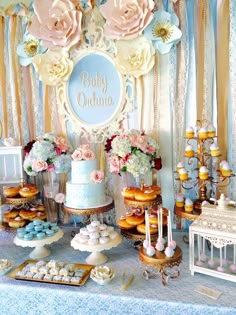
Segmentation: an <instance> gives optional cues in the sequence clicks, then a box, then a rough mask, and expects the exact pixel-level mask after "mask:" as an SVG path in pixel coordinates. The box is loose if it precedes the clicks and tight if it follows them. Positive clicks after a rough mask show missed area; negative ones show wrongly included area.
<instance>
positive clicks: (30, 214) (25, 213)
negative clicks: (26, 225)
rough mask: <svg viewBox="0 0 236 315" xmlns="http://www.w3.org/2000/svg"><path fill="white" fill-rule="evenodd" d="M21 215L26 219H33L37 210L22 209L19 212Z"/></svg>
mask: <svg viewBox="0 0 236 315" xmlns="http://www.w3.org/2000/svg"><path fill="white" fill-rule="evenodd" d="M19 216H21V217H22V218H23V219H25V220H32V219H33V218H34V217H35V216H36V212H35V211H28V210H25V209H22V210H20V212H19Z"/></svg>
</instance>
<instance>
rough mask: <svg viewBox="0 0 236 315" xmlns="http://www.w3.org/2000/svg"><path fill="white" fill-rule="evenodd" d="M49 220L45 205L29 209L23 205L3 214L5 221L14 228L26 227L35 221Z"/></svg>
mask: <svg viewBox="0 0 236 315" xmlns="http://www.w3.org/2000/svg"><path fill="white" fill-rule="evenodd" d="M46 218H47V215H46V212H45V206H44V205H36V206H32V207H28V206H27V205H22V207H21V208H20V209H19V208H18V207H13V208H12V209H9V210H6V211H5V212H4V214H3V221H4V222H5V223H7V224H8V225H9V226H10V227H12V228H20V227H24V226H25V225H26V224H27V223H29V222H30V221H34V220H45V219H46Z"/></svg>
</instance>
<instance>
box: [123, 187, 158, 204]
mask: <svg viewBox="0 0 236 315" xmlns="http://www.w3.org/2000/svg"><path fill="white" fill-rule="evenodd" d="M121 194H122V196H123V197H124V198H125V199H129V200H136V201H141V202H145V201H153V200H155V199H156V198H157V197H158V196H159V195H160V194H161V188H160V187H159V186H154V185H153V186H145V185H144V186H143V189H142V188H138V187H124V188H123V190H122V191H121Z"/></svg>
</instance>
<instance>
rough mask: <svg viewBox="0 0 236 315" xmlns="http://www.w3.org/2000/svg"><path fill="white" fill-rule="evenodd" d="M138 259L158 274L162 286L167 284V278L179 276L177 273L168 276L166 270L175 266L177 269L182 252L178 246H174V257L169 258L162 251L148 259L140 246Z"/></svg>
mask: <svg viewBox="0 0 236 315" xmlns="http://www.w3.org/2000/svg"><path fill="white" fill-rule="evenodd" d="M152 246H155V244H152ZM139 259H140V261H141V262H142V263H143V264H144V265H147V266H150V267H153V268H155V269H156V270H157V272H158V273H160V275H161V279H162V284H163V285H166V284H167V282H168V279H169V277H170V278H177V277H178V276H179V275H180V272H179V271H177V272H175V273H173V272H170V276H169V275H168V269H172V268H173V267H175V266H177V267H178V266H179V265H180V263H181V262H182V250H181V248H180V247H179V246H176V249H175V253H174V256H173V257H170V258H169V257H167V256H166V255H165V254H164V251H163V252H159V251H156V252H155V255H154V256H152V257H150V256H148V255H147V254H146V252H145V249H144V247H143V246H142V247H140V249H139Z"/></svg>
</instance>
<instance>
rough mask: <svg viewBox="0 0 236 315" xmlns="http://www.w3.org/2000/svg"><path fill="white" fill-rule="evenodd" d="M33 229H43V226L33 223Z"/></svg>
mask: <svg viewBox="0 0 236 315" xmlns="http://www.w3.org/2000/svg"><path fill="white" fill-rule="evenodd" d="M34 229H35V231H42V230H43V226H42V225H41V224H40V225H35V227H34Z"/></svg>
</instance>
